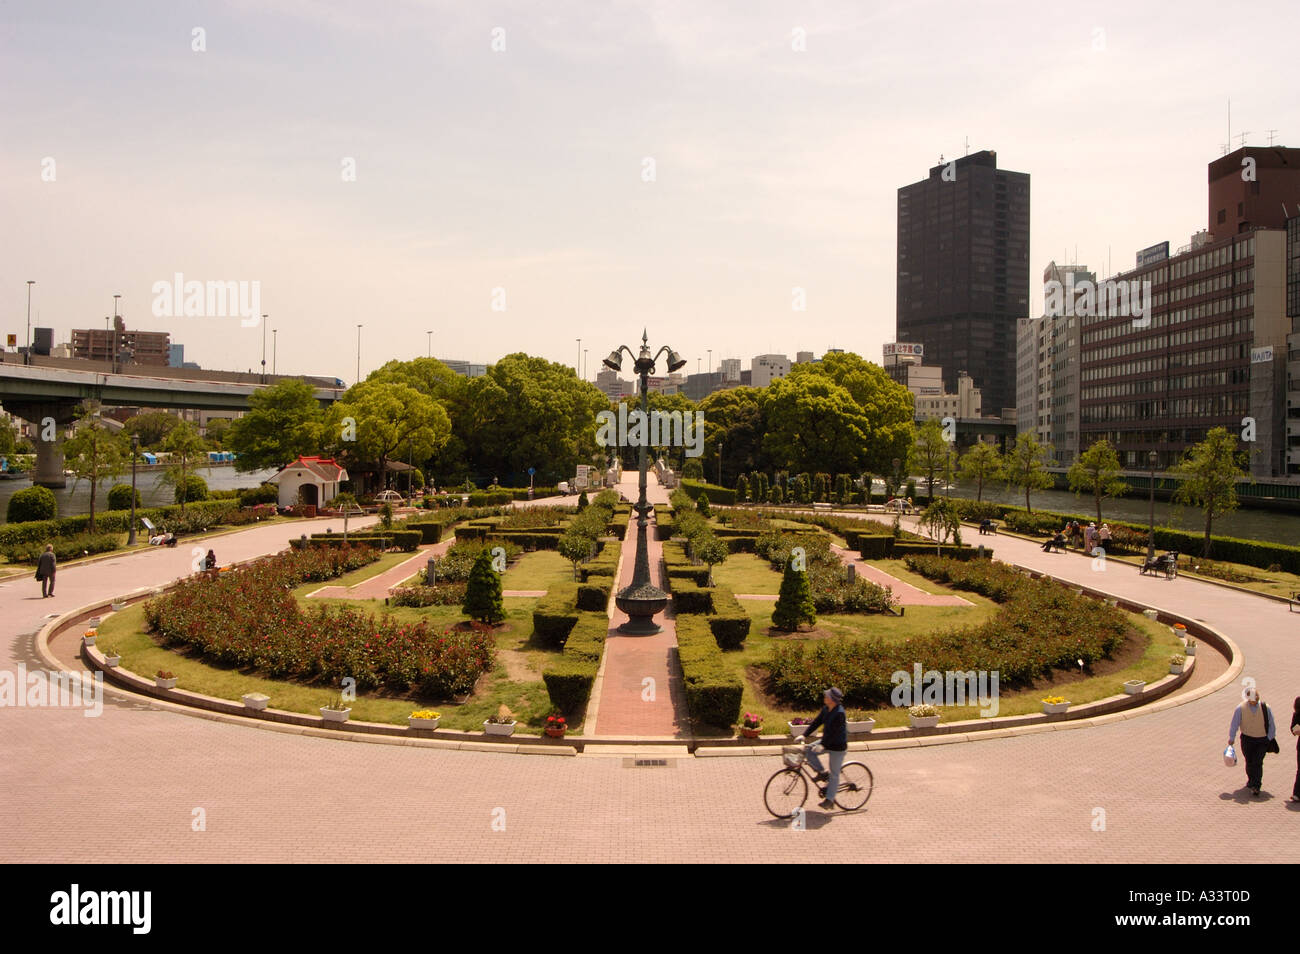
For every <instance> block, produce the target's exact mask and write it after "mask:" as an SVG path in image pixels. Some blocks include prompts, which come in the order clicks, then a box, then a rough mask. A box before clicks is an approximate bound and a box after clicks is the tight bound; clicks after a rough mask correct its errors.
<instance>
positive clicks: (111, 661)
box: [104, 656, 122, 669]
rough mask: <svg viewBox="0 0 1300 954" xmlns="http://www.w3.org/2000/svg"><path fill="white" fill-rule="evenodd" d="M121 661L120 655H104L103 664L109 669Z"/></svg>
mask: <svg viewBox="0 0 1300 954" xmlns="http://www.w3.org/2000/svg"><path fill="white" fill-rule="evenodd" d="M121 661H122V657H121V656H105V657H104V665H105V666H107V667H108V668H109V669H112V668H114V667H115V666H117V664H118V663H120V662H121Z"/></svg>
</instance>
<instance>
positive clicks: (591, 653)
mask: <svg viewBox="0 0 1300 954" xmlns="http://www.w3.org/2000/svg"><path fill="white" fill-rule="evenodd" d="M534 618H535V617H534ZM608 630H609V618H608V617H607V616H606V615H605V614H604V613H603V612H602V613H581V614H578V615H577V619H576V620H575V624H574V626H573V627H572V628H571V630H570V632H569V634H568V637H567V640H566V641H565V643H564V654H563V655H562V656H561V657H560V658H559V659H558V660H556V661H555V662H552V663H549V664H548V665H547V666H546V667H545V668H544V669H543V670H542V681H543V682H544V683H546V692H547V695H549V696H550V698H551V705H553V706H555V707H556V708H557V709H559V710H560V711H561V712H565V713H570V714H571V713H576V712H578V711H580V710H582V709H583V708H585V707H586V705H587V700H588V699H590V698H591V686H592V683H594V682H595V681H596V672H597V670H599V668H600V656H601V653H602V652H603V651H604V648H605V636H606V634H607V633H608Z"/></svg>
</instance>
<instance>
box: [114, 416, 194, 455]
mask: <svg viewBox="0 0 1300 954" xmlns="http://www.w3.org/2000/svg"><path fill="white" fill-rule="evenodd" d="M179 420H180V418H179V417H177V416H176V415H175V414H172V413H169V412H168V411H143V412H141V413H139V414H136V415H135V416H134V417H128V418H127V419H126V423H125V424H123V425H122V429H123V430H124V431H126V433H127V434H132V435H135V436H136V437H138V438H140V446H141V447H143V448H146V449H157V448H160V447H162V442H163V439H164V438H165V437H166V436H167V435H168V433H170V432H171V429H172V428H173V427H175V426H176V422H177V421H179Z"/></svg>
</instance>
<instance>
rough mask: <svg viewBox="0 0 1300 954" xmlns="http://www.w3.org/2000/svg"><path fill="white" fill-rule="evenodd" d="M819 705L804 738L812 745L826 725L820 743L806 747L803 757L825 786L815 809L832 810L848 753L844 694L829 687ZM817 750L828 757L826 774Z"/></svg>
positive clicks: (847, 727) (817, 779)
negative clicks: (816, 732)
mask: <svg viewBox="0 0 1300 954" xmlns="http://www.w3.org/2000/svg"><path fill="white" fill-rule="evenodd" d="M822 703H823V704H822V711H821V712H819V713H817V718H815V719H813V721H812V725H810V726H808V729H807V730H806V731H805V732H804V734H803V737H804V739H806V740H807V741H808V742H810V743H811V742H812V734H813V732H815V731H816V730H817V727H818V726H820V725H823V724H824V725H825V728H824V729H823V730H822V738H821V742H820V743H819V744H817V745H809V746H808V748H807V749H806V750H805V754H806V756H807V759H808V764H809V765H811V766H812V768H813V771H815V772H816V773H817V778H816V781H818V782H826V788H825V790H824V791H823V793H822V800H821V801H820V802H818V803H817V805H818V807H819V808H825V809H831V808H834V807H835V793H836V792H838V791H839V790H840V769H841V768H842V767H843V765H844V756H845V754H846V753H847V752H848V750H849V725H848V716H847V714H846V713H845V712H844V705H843V703H844V693H842V692H840V690H839V689H836V688H835V687H834V686H831V687H830V688H829V689H827V690H826V693H825V694H824V695H823V696H822ZM819 750H825V752H826V754H827V755H828V756H829V757H830V771H829V772H827V771H825V770H824V769H823V768H822V763H821V759H819V758H818V757H817V755H818V752H819Z"/></svg>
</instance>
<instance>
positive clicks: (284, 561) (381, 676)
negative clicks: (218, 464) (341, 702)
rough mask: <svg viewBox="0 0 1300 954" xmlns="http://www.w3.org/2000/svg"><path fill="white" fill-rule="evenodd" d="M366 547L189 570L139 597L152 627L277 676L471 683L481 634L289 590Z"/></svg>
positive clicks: (457, 686)
mask: <svg viewBox="0 0 1300 954" xmlns="http://www.w3.org/2000/svg"><path fill="white" fill-rule="evenodd" d="M378 555H379V554H378V551H376V550H374V549H372V548H369V547H346V548H340V549H337V550H325V549H321V550H294V551H290V552H289V553H285V554H280V555H278V556H275V557H272V558H270V559H268V560H262V561H259V562H257V563H254V564H250V565H249V566H245V567H238V568H236V569H234V570H231V571H230V572H228V573H223V574H221V575H220V576H218V577H206V576H205V577H196V578H194V579H190V580H186V581H185V582H183V583H181V584H180V586H178V587H177V588H176V589H175V590H173V591H172V592H170V593H168V594H166V595H165V596H160V597H157V598H156V599H152V600H149V601H148V602H147V603H146V604H145V619H146V621H147V623H148V625H149V628H150V629H151V630H152V631H153V632H155V633H157V634H158V635H159V636H161V637H162V638H163V639H164V640H165V641H168V642H173V643H183V644H185V645H189V646H193V647H195V648H196V649H198V650H199V651H200V652H202V653H204V654H205V655H208V656H211V657H213V658H215V659H216V660H218V661H220V662H223V663H227V664H230V665H234V666H252V667H254V668H255V669H258V670H260V671H263V672H265V673H266V674H268V675H270V676H273V677H276V678H284V677H297V678H309V677H320V678H323V679H327V680H330V681H333V680H337V679H341V678H343V677H344V676H351V677H353V678H355V679H356V681H357V688H358V689H372V688H375V687H377V686H385V687H387V688H390V689H394V690H397V691H403V692H404V691H406V690H408V689H409V688H410V687H411V686H412V685H415V686H417V687H418V688H419V690H420V692H421V693H422V694H425V695H429V696H434V697H437V698H446V697H448V696H451V695H463V694H465V693H467V692H469V691H471V690H472V689H473V687H474V683H475V681H476V680H477V679H478V677H479V676H480V675H482V674H483V673H484V672H486V671H487V670H489V669H490V668H491V667H492V661H493V657H494V653H495V646H494V644H493V642H492V639H491V637H490V636H488V635H486V634H483V633H478V632H467V633H440V632H436V631H435V630H433V629H432V628H431V627H430V626H429V624H428V623H426V622H423V621H422V622H419V623H414V624H410V623H399V622H397V621H396V620H395V619H393V617H392V616H389V615H383V616H380V617H378V618H376V617H374V616H372V615H371V614H369V613H366V612H364V611H363V610H360V609H357V608H354V607H349V606H329V605H320V606H313V607H311V608H310V609H308V610H303V608H302V607H301V606H300V605H299V604H298V601H297V600H296V599H294V597H293V595H292V593H291V592H290V590H291V589H292V588H293V587H295V586H298V585H300V584H302V583H306V582H320V581H323V580H328V579H333V578H334V577H337V576H341V575H342V574H344V573H347V572H349V571H351V570H354V569H357V568H359V567H361V566H365V565H366V564H367V563H371V562H373V561H374V560H375V559H377V558H378Z"/></svg>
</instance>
